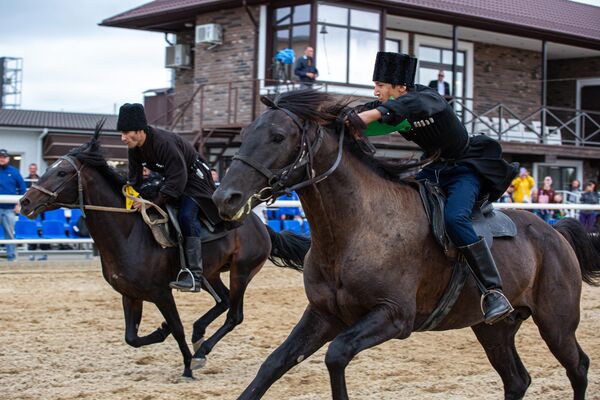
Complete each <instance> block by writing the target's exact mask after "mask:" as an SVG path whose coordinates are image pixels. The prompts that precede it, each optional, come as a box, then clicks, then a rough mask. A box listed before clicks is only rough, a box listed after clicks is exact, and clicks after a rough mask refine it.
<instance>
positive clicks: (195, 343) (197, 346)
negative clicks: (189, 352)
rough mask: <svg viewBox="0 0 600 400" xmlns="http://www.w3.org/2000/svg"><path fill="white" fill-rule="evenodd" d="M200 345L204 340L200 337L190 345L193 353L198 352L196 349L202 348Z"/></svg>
mask: <svg viewBox="0 0 600 400" xmlns="http://www.w3.org/2000/svg"><path fill="white" fill-rule="evenodd" d="M202 343H204V338H203V337H201V338H200V339H198V340H197V341H195V342H194V343H192V346H193V347H194V353H195V352H197V351H198V349H199V348H200V346H202Z"/></svg>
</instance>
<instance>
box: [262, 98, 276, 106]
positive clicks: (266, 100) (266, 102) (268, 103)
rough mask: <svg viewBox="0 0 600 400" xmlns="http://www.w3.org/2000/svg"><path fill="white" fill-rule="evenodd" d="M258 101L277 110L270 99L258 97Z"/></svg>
mask: <svg viewBox="0 0 600 400" xmlns="http://www.w3.org/2000/svg"><path fill="white" fill-rule="evenodd" d="M260 101H261V102H262V103H263V104H264V105H265V106H267V107H269V108H277V104H275V102H274V101H273V99H271V98H270V97H267V96H260Z"/></svg>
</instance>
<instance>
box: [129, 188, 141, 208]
mask: <svg viewBox="0 0 600 400" xmlns="http://www.w3.org/2000/svg"><path fill="white" fill-rule="evenodd" d="M125 193H127V194H128V195H130V196H133V197H140V194H139V193H138V192H137V191H136V190H135V189H134V188H133V186H131V185H126V186H125ZM131 207H133V199H131V198H129V197H125V208H126V209H128V210H131Z"/></svg>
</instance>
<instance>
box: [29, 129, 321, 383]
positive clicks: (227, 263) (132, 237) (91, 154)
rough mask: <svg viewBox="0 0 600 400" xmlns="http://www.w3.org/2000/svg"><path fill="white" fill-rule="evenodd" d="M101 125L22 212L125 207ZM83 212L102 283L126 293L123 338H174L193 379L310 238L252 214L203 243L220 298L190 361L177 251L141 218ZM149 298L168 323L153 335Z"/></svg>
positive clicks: (51, 172) (298, 260)
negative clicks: (250, 301) (262, 288)
mask: <svg viewBox="0 0 600 400" xmlns="http://www.w3.org/2000/svg"><path fill="white" fill-rule="evenodd" d="M101 128H102V123H99V124H98V125H97V126H96V131H95V134H94V137H93V139H92V140H91V141H90V142H89V143H87V144H85V145H83V146H81V147H80V148H78V149H75V150H73V151H71V152H70V153H69V154H68V155H66V156H63V157H61V158H60V159H59V160H58V161H56V162H55V163H54V164H53V165H52V166H50V167H49V168H48V170H47V171H46V173H45V174H44V175H43V176H42V177H41V178H40V180H39V182H38V184H37V185H36V187H35V188H34V189H32V190H29V191H28V192H27V194H26V195H25V196H24V197H23V198H22V199H21V207H22V209H21V210H22V211H21V212H22V213H23V214H24V215H26V216H28V217H29V218H36V216H37V215H38V214H39V213H41V212H43V211H47V210H52V209H55V208H58V207H61V205H70V206H72V207H77V205H79V204H85V205H92V206H105V207H112V208H115V209H117V208H121V209H122V208H123V204H124V203H123V202H124V198H123V196H122V194H121V188H122V186H123V185H124V184H125V180H124V178H123V177H122V176H121V175H120V174H118V173H117V172H116V171H115V170H114V169H113V168H111V167H110V166H109V165H108V164H107V163H106V160H105V159H104V157H103V155H102V153H101V149H100V144H99V142H98V136H99V134H100V131H101ZM84 207H85V206H84ZM86 214H87V216H86V223H87V226H88V228H89V231H90V234H91V236H92V238H93V239H94V242H95V244H96V245H97V247H98V250H99V252H100V258H101V261H102V273H103V275H104V279H106V281H107V282H108V283H109V284H110V285H111V286H112V287H113V288H114V289H115V290H116V291H117V292H119V293H121V295H122V296H123V310H124V311H125V323H126V330H125V341H126V342H127V343H128V344H129V345H131V346H133V347H140V346H146V345H149V344H153V343H159V342H162V341H164V340H165V339H166V338H167V336H169V334H170V333H172V334H173V337H174V338H175V340H177V343H178V344H179V348H180V350H181V353H182V355H183V363H184V371H183V376H185V377H192V369H196V368H199V367H201V366H203V365H204V363H205V362H206V358H205V357H206V355H207V354H209V353H210V351H211V350H212V349H213V347H214V346H215V344H216V343H217V342H218V341H219V340H220V339H222V338H223V337H224V336H225V335H226V334H227V333H229V332H230V331H231V330H233V328H234V327H235V326H236V325H238V324H240V323H241V322H242V320H243V298H244V293H245V291H246V288H247V287H248V284H249V283H250V281H251V280H252V278H253V277H254V275H256V274H257V273H258V271H260V269H261V267H262V266H263V264H264V262H265V261H266V260H267V258H268V257H270V256H271V255H273V256H274V257H277V259H276V260H274V261H277V262H276V264H277V265H279V266H286V267H290V268H294V269H297V270H301V269H302V262H303V256H304V254H305V253H306V252H307V250H308V247H309V245H310V240H309V239H306V238H304V237H302V236H298V235H294V234H293V233H290V232H283V233H281V234H279V233H276V232H274V231H272V230H268V228H267V227H265V225H264V224H263V223H262V222H261V221H260V219H259V218H258V217H257V216H256V215H254V214H253V216H252V217H250V218H247V219H246V221H245V222H244V224H243V225H242V226H241V227H239V228H236V229H234V230H231V231H229V232H228V233H227V235H226V236H224V237H222V238H220V239H218V240H215V241H212V242H208V243H205V244H203V249H202V254H204V255H205V256H204V260H203V262H204V273H205V276H206V278H207V280H208V281H209V282H210V284H211V285H212V287H213V288H214V289H215V291H216V293H217V294H218V295H219V297H220V298H221V299H222V301H221V302H220V303H216V304H215V306H214V307H213V308H211V309H210V310H209V311H208V312H206V314H204V315H203V316H202V317H200V318H199V319H198V320H197V321H196V322H195V323H194V330H193V333H192V342H193V343H194V349H195V350H196V352H195V354H194V355H193V357H192V353H191V351H190V349H189V348H188V345H187V344H186V341H185V336H184V330H183V325H182V323H181V320H180V318H179V313H178V312H177V307H176V305H175V301H174V299H173V295H172V293H171V289H170V288H169V282H171V281H172V280H173V279H174V278H175V277H176V275H177V272H178V271H179V265H180V264H179V253H178V250H177V249H176V248H166V249H163V248H162V247H161V246H160V245H159V244H158V243H157V242H156V241H155V240H154V238H153V236H152V233H151V231H150V229H149V228H148V226H147V225H146V224H145V223H144V221H143V220H142V218H141V216H140V215H139V213H135V214H122V213H114V212H109V211H98V210H91V209H87V210H86ZM225 271H229V272H230V278H229V289H228V288H227V287H226V286H225V285H224V283H223V281H222V280H221V278H220V274H221V272H225ZM190 296H193V295H190ZM144 301H148V302H151V303H154V304H156V306H157V307H158V309H159V310H160V312H161V314H162V315H163V317H164V318H165V321H164V322H163V323H162V325H161V326H160V327H159V328H158V329H156V330H155V331H154V332H152V333H150V334H148V335H146V336H138V327H139V324H140V321H141V318H142V306H143V302H144ZM227 310H229V311H228V313H227V318H226V320H225V323H224V324H223V326H222V327H220V328H219V329H218V330H217V331H216V332H215V333H214V334H213V335H212V336H211V337H210V338H208V339H207V340H206V341H204V340H203V337H204V333H205V331H206V328H207V326H208V325H209V324H210V323H212V322H213V321H214V320H215V319H216V318H217V317H218V316H219V315H221V314H223V313H224V312H225V311H227Z"/></svg>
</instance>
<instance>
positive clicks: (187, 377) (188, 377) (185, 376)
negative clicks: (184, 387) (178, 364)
mask: <svg viewBox="0 0 600 400" xmlns="http://www.w3.org/2000/svg"><path fill="white" fill-rule="evenodd" d="M192 369H193V368H190V369H189V370H188V369H186V370H184V371H183V375H181V378H182V379H183V380H184V381H195V380H196V378H194V375H192Z"/></svg>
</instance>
